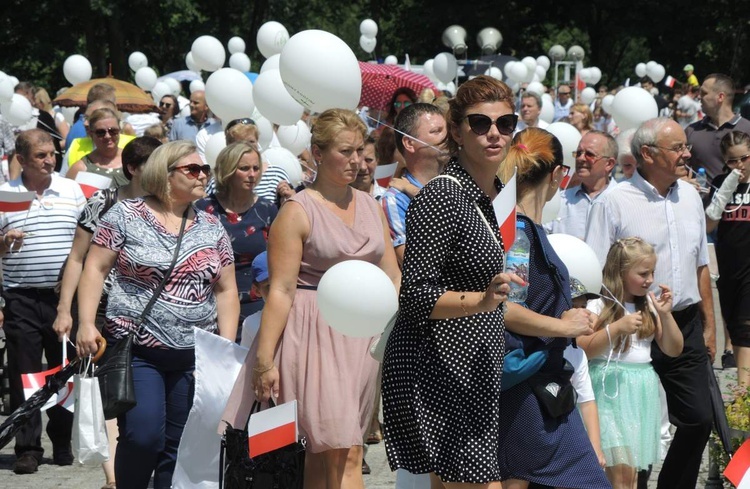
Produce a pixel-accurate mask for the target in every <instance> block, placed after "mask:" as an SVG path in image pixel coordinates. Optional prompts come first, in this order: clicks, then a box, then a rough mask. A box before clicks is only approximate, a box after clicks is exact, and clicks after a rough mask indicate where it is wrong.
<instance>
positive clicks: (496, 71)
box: [484, 66, 503, 81]
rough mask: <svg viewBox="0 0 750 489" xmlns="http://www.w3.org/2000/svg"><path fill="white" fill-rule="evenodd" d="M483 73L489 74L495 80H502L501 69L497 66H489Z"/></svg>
mask: <svg viewBox="0 0 750 489" xmlns="http://www.w3.org/2000/svg"><path fill="white" fill-rule="evenodd" d="M484 74H485V75H487V76H491V77H492V78H494V79H496V80H500V81H502V80H503V70H501V69H500V68H498V67H497V66H490V67H489V68H487V70H486V71H485V72H484Z"/></svg>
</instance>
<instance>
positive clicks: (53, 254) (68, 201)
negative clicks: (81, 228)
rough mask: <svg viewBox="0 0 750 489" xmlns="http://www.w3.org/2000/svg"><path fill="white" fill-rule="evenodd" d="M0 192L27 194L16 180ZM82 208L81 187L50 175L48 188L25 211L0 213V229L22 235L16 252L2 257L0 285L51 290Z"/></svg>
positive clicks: (84, 202) (66, 254)
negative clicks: (20, 232) (19, 246)
mask: <svg viewBox="0 0 750 489" xmlns="http://www.w3.org/2000/svg"><path fill="white" fill-rule="evenodd" d="M0 191H9V192H28V189H27V188H26V187H25V186H24V184H23V181H22V179H21V178H20V177H19V178H17V179H15V180H13V181H11V182H7V183H5V184H3V185H2V186H0ZM85 205H86V198H85V197H84V196H83V192H82V191H81V187H80V186H79V185H78V184H77V183H76V182H74V181H73V180H69V179H67V178H62V177H59V176H57V175H52V181H51V182H50V185H49V187H48V188H47V189H46V190H45V191H44V193H43V194H42V197H41V199H40V198H39V196H37V198H36V199H35V200H34V201H33V202H32V203H31V208H30V209H29V210H28V211H20V212H3V213H0V230H1V231H2V233H3V234H5V233H7V232H8V231H9V230H11V229H20V230H22V231H23V232H24V233H25V236H24V240H23V246H21V248H20V250H17V251H16V250H14V251H13V252H8V253H6V254H5V255H4V256H3V286H4V287H5V288H13V287H23V288H33V289H43V288H53V287H54V286H55V285H56V284H57V281H58V275H59V274H60V268H61V267H62V264H63V262H64V261H65V259H66V258H67V257H68V254H69V253H70V248H71V246H72V245H73V236H74V235H75V231H76V226H77V224H78V215H79V214H80V213H81V211H82V210H83V207H84V206H85Z"/></svg>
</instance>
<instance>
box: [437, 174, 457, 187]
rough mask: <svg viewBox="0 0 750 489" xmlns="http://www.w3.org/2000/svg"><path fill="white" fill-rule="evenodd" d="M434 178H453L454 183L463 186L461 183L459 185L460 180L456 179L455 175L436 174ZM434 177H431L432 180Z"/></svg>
mask: <svg viewBox="0 0 750 489" xmlns="http://www.w3.org/2000/svg"><path fill="white" fill-rule="evenodd" d="M435 178H447V179H448V180H453V183H455V184H456V185H458V186H459V187H461V188H463V185H461V182H459V181H458V178H456V177H454V176H452V175H438V176H436V177H435ZM435 178H433V180H435Z"/></svg>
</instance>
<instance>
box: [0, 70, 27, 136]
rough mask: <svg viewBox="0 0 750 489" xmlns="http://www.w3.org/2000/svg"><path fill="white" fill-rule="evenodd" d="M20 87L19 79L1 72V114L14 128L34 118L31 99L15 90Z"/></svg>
mask: <svg viewBox="0 0 750 489" xmlns="http://www.w3.org/2000/svg"><path fill="white" fill-rule="evenodd" d="M16 85H18V78H16V77H15V76H9V75H6V74H5V73H3V72H2V71H0V113H1V114H3V117H5V119H6V120H7V121H8V122H10V123H11V124H13V125H14V126H22V125H24V124H26V123H27V122H29V120H31V118H32V117H33V113H32V107H31V103H30V102H29V99H27V98H26V97H24V96H23V95H21V94H18V93H14V92H13V90H14V89H15V88H16Z"/></svg>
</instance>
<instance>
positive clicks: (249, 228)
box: [196, 142, 278, 332]
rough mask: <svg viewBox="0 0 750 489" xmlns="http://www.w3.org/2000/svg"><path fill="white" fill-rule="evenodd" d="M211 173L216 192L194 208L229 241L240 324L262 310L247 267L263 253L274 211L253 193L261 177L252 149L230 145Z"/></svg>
mask: <svg viewBox="0 0 750 489" xmlns="http://www.w3.org/2000/svg"><path fill="white" fill-rule="evenodd" d="M214 173H215V176H214V182H215V184H216V192H215V193H213V194H212V195H209V196H208V197H205V198H203V199H201V200H199V201H198V202H196V207H198V209H201V210H204V211H206V212H208V213H209V214H213V215H214V216H216V217H217V218H218V219H219V221H221V224H222V225H223V226H224V229H226V231H227V234H229V236H230V238H231V240H232V249H233V251H234V261H235V277H236V279H237V289H238V290H239V293H240V319H239V324H242V322H243V321H244V320H245V318H246V317H248V316H251V315H252V314H255V313H256V312H258V311H260V310H261V309H263V299H262V298H261V297H260V296H256V295H255V294H254V293H252V292H251V289H252V285H253V271H252V267H251V265H252V263H253V259H255V257H256V256H258V255H259V254H261V253H263V252H264V251H266V242H267V241H268V230H269V228H270V227H271V223H272V222H273V220H274V219H275V218H276V214H277V212H278V210H277V208H276V206H275V205H274V204H273V202H271V201H269V200H266V199H261V198H258V196H257V195H256V194H255V192H254V189H255V187H256V185H258V182H259V181H260V178H261V175H262V174H263V170H262V164H261V161H260V153H259V152H258V150H257V149H256V147H255V146H253V145H250V144H248V143H243V142H240V143H232V144H230V145H229V146H227V147H226V148H224V149H223V150H221V152H220V153H219V156H218V157H217V158H216V166H215V167H214ZM238 332H241V331H240V330H238Z"/></svg>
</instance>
